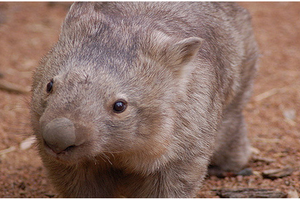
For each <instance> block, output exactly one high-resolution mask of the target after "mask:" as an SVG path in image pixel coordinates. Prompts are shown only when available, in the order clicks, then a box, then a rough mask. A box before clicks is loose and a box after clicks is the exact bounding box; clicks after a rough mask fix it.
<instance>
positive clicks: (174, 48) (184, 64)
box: [166, 37, 203, 76]
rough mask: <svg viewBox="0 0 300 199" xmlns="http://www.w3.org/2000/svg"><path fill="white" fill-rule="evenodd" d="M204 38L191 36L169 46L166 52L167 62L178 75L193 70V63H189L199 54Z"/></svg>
mask: <svg viewBox="0 0 300 199" xmlns="http://www.w3.org/2000/svg"><path fill="white" fill-rule="evenodd" d="M202 41H203V39H201V38H199V37H190V38H187V39H183V40H181V41H179V42H177V43H175V44H172V45H170V46H169V48H168V51H167V53H166V58H167V63H168V65H169V67H171V68H172V70H173V71H174V73H175V74H176V76H181V75H182V74H183V73H186V72H187V71H191V67H192V68H193V64H189V63H190V62H191V61H192V60H193V59H194V58H195V56H196V55H197V53H198V51H199V48H200V46H201V44H202Z"/></svg>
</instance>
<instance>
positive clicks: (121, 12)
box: [31, 2, 258, 197]
mask: <svg viewBox="0 0 300 199" xmlns="http://www.w3.org/2000/svg"><path fill="white" fill-rule="evenodd" d="M257 51H258V50H257V45H256V42H255V40H254V36H253V33H252V28H251V22H250V16H249V14H248V12H247V11H246V10H245V9H243V8H241V7H239V6H238V5H236V4H232V3H208V2H206V3H200V2H197V3H192V2H185V3H177V2H176V3H175V2H173V3H158V2H156V3H138V2H134V3H126V2H125V3H75V4H74V5H73V6H72V7H71V9H70V11H69V13H68V15H67V17H66V19H65V22H64V24H63V26H62V32H61V34H60V38H59V41H58V42H57V44H56V45H55V46H54V47H53V49H52V50H51V51H50V52H49V54H48V55H47V56H46V57H45V58H44V59H43V61H42V63H41V65H40V66H39V67H38V68H37V69H36V72H35V74H34V77H33V89H32V91H33V94H32V104H31V114H32V125H33V130H34V133H35V135H36V137H37V141H38V147H39V152H40V155H41V157H42V160H43V162H44V165H45V167H46V168H47V170H48V174H49V177H50V179H51V180H52V182H53V184H54V186H55V188H56V189H57V191H58V192H59V194H60V196H62V197H118V196H126V197H193V196H195V194H196V193H197V191H199V188H200V186H201V183H202V181H203V179H204V177H205V175H206V172H207V166H208V165H209V163H210V161H211V164H212V165H214V166H215V167H218V169H220V170H222V171H232V170H233V171H236V170H240V169H241V168H243V167H244V166H245V165H246V164H247V161H248V157H249V155H250V152H249V142H248V139H247V135H246V128H245V122H244V119H243V114H242V110H243V108H244V106H245V103H246V102H247V99H248V98H249V97H250V93H251V86H252V81H253V77H254V75H255V71H256V61H257V55H258V53H257ZM51 79H53V88H51V91H50V89H48V90H49V92H48V93H47V92H46V88H47V84H49V82H50V80H51ZM48 88H49V85H48ZM119 99H121V100H123V101H126V102H127V108H126V110H125V111H124V112H122V113H116V112H114V111H113V106H114V103H115V102H116V101H118V100H119ZM64 125H65V126H64ZM56 126H58V127H56ZM67 126H68V128H67ZM64 127H66V128H64ZM66 129H70V130H68V132H65V131H66ZM62 133H64V134H63V135H62V136H61V134H62ZM57 137H60V138H57ZM69 138H70V139H69ZM68 139H69V140H68Z"/></svg>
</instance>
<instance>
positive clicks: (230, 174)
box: [208, 165, 253, 178]
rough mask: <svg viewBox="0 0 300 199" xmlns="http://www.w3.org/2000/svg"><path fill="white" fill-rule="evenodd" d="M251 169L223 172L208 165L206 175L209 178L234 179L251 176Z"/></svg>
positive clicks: (216, 167)
mask: <svg viewBox="0 0 300 199" xmlns="http://www.w3.org/2000/svg"><path fill="white" fill-rule="evenodd" d="M252 174H253V172H252V169H251V168H244V169H242V170H240V171H224V170H222V169H220V167H218V166H212V165H210V166H209V167H208V175H209V176H217V177H218V178H225V177H235V176H239V175H241V176H250V175H252Z"/></svg>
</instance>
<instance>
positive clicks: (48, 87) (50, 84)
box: [46, 79, 53, 93]
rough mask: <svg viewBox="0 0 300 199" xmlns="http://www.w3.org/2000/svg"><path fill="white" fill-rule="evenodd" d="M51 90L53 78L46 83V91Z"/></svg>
mask: <svg viewBox="0 0 300 199" xmlns="http://www.w3.org/2000/svg"><path fill="white" fill-rule="evenodd" d="M52 90H53V79H51V80H50V82H49V83H48V84H47V88H46V91H47V93H51V92H52Z"/></svg>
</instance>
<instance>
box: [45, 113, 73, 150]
mask: <svg viewBox="0 0 300 199" xmlns="http://www.w3.org/2000/svg"><path fill="white" fill-rule="evenodd" d="M42 136H43V138H44V141H45V142H46V144H47V145H48V146H49V147H50V148H51V149H52V150H53V151H54V152H55V153H57V154H58V153H61V152H62V151H64V150H66V149H67V148H68V147H72V146H75V142H76V134H75V127H74V124H73V122H72V121H71V120H69V119H68V118H65V117H62V118H56V119H53V120H52V121H51V122H49V123H48V124H47V125H46V126H45V127H44V128H43V131H42Z"/></svg>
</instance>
